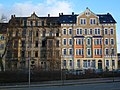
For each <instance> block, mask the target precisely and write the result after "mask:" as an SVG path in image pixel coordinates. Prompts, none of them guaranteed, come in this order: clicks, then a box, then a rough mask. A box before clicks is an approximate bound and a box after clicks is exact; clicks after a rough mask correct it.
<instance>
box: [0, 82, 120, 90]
mask: <svg viewBox="0 0 120 90" xmlns="http://www.w3.org/2000/svg"><path fill="white" fill-rule="evenodd" d="M0 90H120V82H113V83H94V84H80V85H66V86H47V87H25V88H4V89H0Z"/></svg>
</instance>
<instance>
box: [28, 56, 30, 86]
mask: <svg viewBox="0 0 120 90" xmlns="http://www.w3.org/2000/svg"><path fill="white" fill-rule="evenodd" d="M28 64H29V66H28V68H29V76H28V81H29V87H30V56H29V57H28Z"/></svg>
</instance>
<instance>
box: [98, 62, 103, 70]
mask: <svg viewBox="0 0 120 90" xmlns="http://www.w3.org/2000/svg"><path fill="white" fill-rule="evenodd" d="M98 69H102V60H99V61H98Z"/></svg>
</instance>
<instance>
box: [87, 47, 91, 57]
mask: <svg viewBox="0 0 120 90" xmlns="http://www.w3.org/2000/svg"><path fill="white" fill-rule="evenodd" d="M88 50H90V55H89V54H88ZM87 56H91V48H87Z"/></svg>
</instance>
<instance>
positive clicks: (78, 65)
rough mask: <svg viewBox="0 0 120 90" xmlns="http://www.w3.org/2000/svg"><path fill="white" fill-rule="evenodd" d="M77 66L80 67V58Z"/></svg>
mask: <svg viewBox="0 0 120 90" xmlns="http://www.w3.org/2000/svg"><path fill="white" fill-rule="evenodd" d="M77 67H79V68H80V60H79V59H78V60H77Z"/></svg>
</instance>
